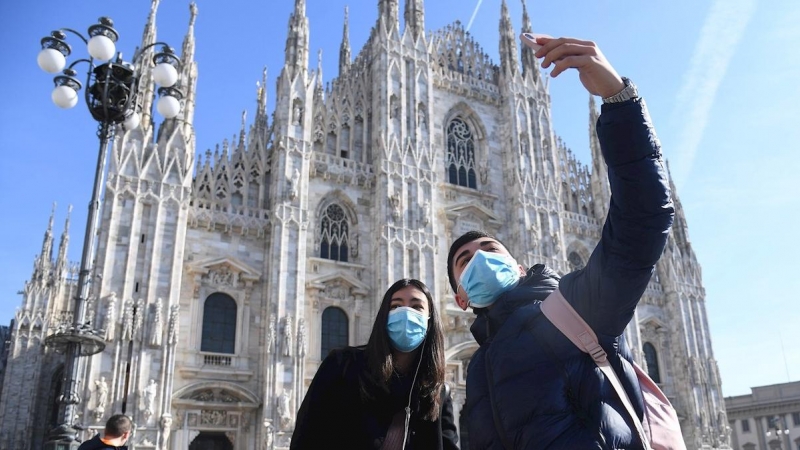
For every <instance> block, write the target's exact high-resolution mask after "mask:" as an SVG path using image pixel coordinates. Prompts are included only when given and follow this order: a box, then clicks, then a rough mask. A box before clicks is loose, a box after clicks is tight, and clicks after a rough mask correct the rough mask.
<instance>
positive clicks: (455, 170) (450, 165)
mask: <svg viewBox="0 0 800 450" xmlns="http://www.w3.org/2000/svg"><path fill="white" fill-rule="evenodd" d="M447 177H448V180H449V181H450V184H455V185H458V186H464V187H468V188H472V189H477V187H478V182H477V178H476V175H475V139H474V138H473V137H472V131H470V129H469V125H467V123H466V122H464V121H463V120H462V119H460V118H458V117H456V118H455V119H453V120H452V121H451V122H450V125H448V126H447Z"/></svg>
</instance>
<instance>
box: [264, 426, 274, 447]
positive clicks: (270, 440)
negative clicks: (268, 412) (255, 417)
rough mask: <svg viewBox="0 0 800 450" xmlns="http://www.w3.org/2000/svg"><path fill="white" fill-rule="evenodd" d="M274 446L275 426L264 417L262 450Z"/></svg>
mask: <svg viewBox="0 0 800 450" xmlns="http://www.w3.org/2000/svg"><path fill="white" fill-rule="evenodd" d="M273 448H275V427H273V426H272V421H271V420H269V419H264V450H273Z"/></svg>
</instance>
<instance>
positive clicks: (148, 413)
mask: <svg viewBox="0 0 800 450" xmlns="http://www.w3.org/2000/svg"><path fill="white" fill-rule="evenodd" d="M156 394H158V383H156V380H153V379H151V380H150V383H148V385H147V386H146V387H145V388H144V389H142V399H143V400H144V420H145V422H149V421H150V417H152V416H153V413H154V412H155V410H154V409H155V403H156Z"/></svg>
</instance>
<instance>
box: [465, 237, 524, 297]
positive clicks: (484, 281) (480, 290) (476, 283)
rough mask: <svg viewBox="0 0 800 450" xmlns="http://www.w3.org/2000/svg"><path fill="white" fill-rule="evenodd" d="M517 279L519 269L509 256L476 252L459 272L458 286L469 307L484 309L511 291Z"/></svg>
mask: <svg viewBox="0 0 800 450" xmlns="http://www.w3.org/2000/svg"><path fill="white" fill-rule="evenodd" d="M519 278H520V275H519V267H517V266H516V261H514V260H513V259H512V258H511V257H510V256H508V255H501V254H498V253H491V252H485V251H483V250H478V251H477V252H475V254H474V255H473V256H472V259H471V260H470V261H469V263H467V267H465V268H464V271H463V272H461V278H460V279H459V286H461V288H463V289H464V292H465V293H466V294H467V298H468V302H469V306H472V307H473V308H486V307H487V306H490V305H491V304H493V303H494V302H495V301H496V300H497V298H498V297H500V294H502V293H503V292H506V291H509V290H511V289H513V288H514V287H515V286H516V285H517V284H518V283H519Z"/></svg>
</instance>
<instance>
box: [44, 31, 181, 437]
mask: <svg viewBox="0 0 800 450" xmlns="http://www.w3.org/2000/svg"><path fill="white" fill-rule="evenodd" d="M66 33H71V34H74V35H76V36H78V37H79V38H80V39H81V40H82V41H83V42H84V43H85V44H86V46H87V48H88V52H89V58H84V59H78V60H76V61H74V62H73V63H72V64H70V65H69V66H68V67H67V68H66V69H64V66H66V62H67V57H68V56H69V55H70V54H71V53H72V48H71V47H70V45H69V44H68V43H67V42H66V36H67V35H66ZM88 35H89V38H88V39H87V38H85V37H84V36H83V35H82V34H81V33H79V32H77V31H75V30H72V29H70V28H62V29H60V30H56V31H53V32H52V33H51V35H50V36H46V37H44V38H43V39H42V41H41V42H42V50H41V51H40V52H39V55H38V57H37V62H38V64H39V67H40V68H41V69H42V70H44V71H45V72H48V73H59V72H61V74H59V75H57V76H56V77H55V78H54V80H53V81H54V83H55V89H53V93H52V95H51V97H52V100H53V102H54V103H55V104H56V105H57V106H58V107H60V108H72V107H73V106H75V105H76V104H77V103H78V92H79V91H80V90H81V88H82V87H83V84H82V83H81V82H80V81H78V79H77V78H76V75H77V72H76V71H75V70H74V69H73V67H75V66H76V65H77V64H78V63H82V62H85V63H87V64H88V66H89V69H88V70H87V73H86V85H87V86H88V87H87V89H86V90H85V91H84V92H85V94H84V99H85V101H86V106H88V108H89V112H90V113H91V114H92V117H93V118H94V119H95V120H96V121H97V122H98V123H99V126H98V131H97V136H98V137H99V138H100V149H99V151H98V155H97V168H96V170H95V176H94V188H93V189H92V198H91V200H90V202H89V211H88V217H87V220H86V234H85V235H84V239H83V251H82V253H81V266H80V273H79V275H78V286H77V295H76V296H75V305H74V310H73V315H72V323H71V324H66V323H62V324H59V325H58V326H57V327H56V329H55V331H54V332H53V333H52V334H51V335H49V336H47V338H46V339H45V345H46V346H48V347H51V348H53V349H54V351H55V352H56V353H61V354H65V355H66V357H65V360H66V361H65V369H64V380H63V381H64V383H63V391H62V393H61V395H59V397H58V403H59V411H58V412H59V415H58V417H59V422H60V423H59V425H58V426H57V427H56V428H54V429H53V430H51V431H50V434H49V436H48V439H47V443H46V444H45V448H46V449H48V450H50V449H52V450H71V449H75V448H77V447H78V444H79V442H78V441H77V436H76V434H77V433H76V428H75V424H74V423H73V422H74V420H75V409H76V406H77V405H78V404H79V403H80V401H81V399H80V396H79V395H78V376H79V375H78V358H79V357H81V356H90V355H94V354H96V353H99V352H101V351H103V349H104V348H105V340H104V339H103V337H102V336H101V331H100V330H96V329H94V327H93V326H92V324H91V321H86V317H85V316H86V311H85V306H86V299H87V297H88V295H89V275H90V272H91V270H92V261H93V259H94V253H95V240H94V236H95V230H96V227H97V223H96V222H97V219H98V212H99V210H100V191H101V189H102V186H103V178H104V176H103V174H104V172H105V165H106V154H107V149H108V144H109V142H110V141H111V139H112V138H113V136H114V132H115V130H116V129H117V125H120V124H122V126H123V127H125V129H128V130H131V129H135V128H136V127H138V126H139V122H140V120H141V119H140V117H141V116H140V115H139V110H138V109H139V108H140V106H139V104H138V99H137V94H138V92H139V82H140V79H141V74H140V73H137V70H138V68H139V67H144V64H140V63H142V62H143V61H142V58H143V55H144V54H145V52H146V51H147V50H148V49H150V48H151V47H153V46H155V45H161V46H162V48H161V51H160V52H158V53H156V54H155V55H154V56H153V59H152V64H153V66H152V75H153V79H154V81H155V82H156V84H158V85H159V86H160V87H159V89H158V94H159V96H160V98H159V100H158V103H157V105H156V109H158V112H159V113H160V114H161V115H162V116H164V117H165V118H167V119H172V118H175V117H177V116H178V114H180V111H181V103H180V100H181V99H182V97H183V94H182V93H181V91H180V89H179V88H178V87H177V85H178V81H179V76H178V73H179V69H180V60H179V59H178V57H177V56H175V53H174V52H173V50H172V49H171V48H170V47H169V46H168V45H166V44H164V43H162V42H156V43H153V44H150V45H147V46H146V47H144V48H142V49H141V50H139V51H137V53H136V54H135V55H134V58H133V64H131V63H128V62H126V61H123V60H122V54H121V53H117V54H116V59H115V60H114V61H113V62H112V61H110V60H111V58H113V57H114V54H115V53H116V45H115V42H116V41H117V39H118V38H119V33H117V31H116V30H115V29H114V22H113V21H112V20H111V19H109V18H108V17H101V18H100V19H99V20H98V23H96V24H94V25H92V26H90V27H89V30H88ZM95 61H100V62H103V63H101V64H96V63H95ZM106 61H107V62H106Z"/></svg>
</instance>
